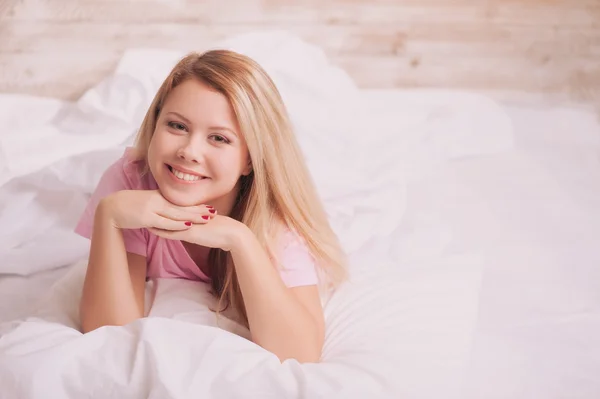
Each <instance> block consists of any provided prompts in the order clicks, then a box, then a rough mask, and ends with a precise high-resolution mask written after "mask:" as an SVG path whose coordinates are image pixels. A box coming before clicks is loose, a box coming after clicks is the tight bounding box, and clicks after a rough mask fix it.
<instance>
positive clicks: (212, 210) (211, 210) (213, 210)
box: [208, 209, 217, 213]
mask: <svg viewBox="0 0 600 399" xmlns="http://www.w3.org/2000/svg"><path fill="white" fill-rule="evenodd" d="M208 211H209V212H210V213H215V212H216V211H217V210H216V209H209V210H208Z"/></svg>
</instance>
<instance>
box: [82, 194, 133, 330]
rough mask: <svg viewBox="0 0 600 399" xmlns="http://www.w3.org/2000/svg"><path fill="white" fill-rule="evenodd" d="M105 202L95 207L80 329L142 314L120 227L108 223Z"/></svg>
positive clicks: (121, 321)
mask: <svg viewBox="0 0 600 399" xmlns="http://www.w3.org/2000/svg"><path fill="white" fill-rule="evenodd" d="M107 213H108V212H107V209H106V207H105V204H104V203H103V202H101V203H100V204H99V206H98V208H97V210H96V215H95V219H94V230H93V234H92V242H91V248H90V259H89V264H88V269H87V273H86V277H85V282H84V286H83V294H82V298H81V304H80V316H81V327H82V331H83V332H84V333H85V332H89V331H92V330H94V329H96V328H99V327H102V326H104V325H124V324H127V323H129V322H131V321H133V320H135V319H137V318H140V317H142V316H143V303H141V304H140V303H139V300H136V296H135V292H134V289H133V284H132V281H131V276H130V272H129V267H128V262H127V252H126V251H125V244H124V241H123V234H122V232H121V230H119V229H118V228H116V227H114V226H113V224H112V223H111V221H110V219H109V217H108V215H107Z"/></svg>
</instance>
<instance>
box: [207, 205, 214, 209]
mask: <svg viewBox="0 0 600 399" xmlns="http://www.w3.org/2000/svg"><path fill="white" fill-rule="evenodd" d="M206 207H207V208H209V209H213V208H214V206H211V205H206Z"/></svg>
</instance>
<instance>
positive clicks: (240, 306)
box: [135, 50, 346, 327]
mask: <svg viewBox="0 0 600 399" xmlns="http://www.w3.org/2000/svg"><path fill="white" fill-rule="evenodd" d="M188 79H197V80H198V81H200V82H202V83H204V84H206V85H208V86H209V87H211V88H213V89H214V90H217V91H218V92H220V93H222V94H223V95H224V96H225V97H226V98H227V99H228V100H229V102H230V103H231V106H232V108H233V110H234V112H235V115H236V118H237V121H238V124H239V126H240V129H241V134H242V135H243V137H244V138H245V141H246V143H247V146H248V152H249V155H250V159H251V161H252V173H250V175H248V176H242V177H241V178H240V180H241V181H240V184H239V187H240V189H239V193H238V196H237V199H236V203H235V205H234V207H233V210H232V212H231V214H230V215H229V216H230V217H232V218H235V219H237V220H239V221H241V222H242V223H244V224H245V225H247V226H248V227H249V228H250V230H251V231H252V232H253V233H254V234H255V235H256V237H257V239H258V241H259V242H260V243H261V244H262V245H263V247H264V248H265V249H266V250H267V251H268V253H269V254H270V255H271V256H272V257H276V255H275V254H274V251H273V248H272V241H274V239H277V238H278V236H277V234H278V232H279V231H280V230H279V228H278V226H280V225H281V224H283V225H284V226H286V227H287V228H289V229H291V230H292V231H295V232H296V233H297V234H298V235H299V236H300V237H301V238H303V239H304V240H305V243H306V246H307V247H308V249H309V250H310V252H311V254H312V256H313V257H314V258H315V260H316V262H317V265H318V266H319V274H320V275H321V276H322V277H323V278H324V280H326V281H327V285H328V286H329V287H335V286H336V285H337V284H339V283H340V282H342V281H343V280H345V278H346V259H345V256H344V253H343V251H342V249H341V246H340V244H339V241H338V239H337V237H336V235H335V233H334V232H333V230H332V229H331V226H330V225H329V222H328V220H327V215H326V213H325V210H324V208H323V205H322V203H321V201H320V198H319V196H318V195H317V190H316V189H315V186H314V184H313V181H312V179H311V177H310V174H309V172H308V168H307V167H306V164H305V162H304V158H303V156H302V153H301V151H300V147H299V145H298V142H297V141H296V138H295V136H294V133H293V129H292V125H291V122H290V120H289V116H288V114H287V111H286V108H285V106H284V104H283V100H282V98H281V95H280V94H279V91H278V90H277V88H276V87H275V84H274V83H273V81H272V80H271V78H270V77H269V76H268V75H267V73H266V72H265V71H264V70H263V69H262V68H261V67H260V65H258V64H257V63H256V62H255V61H253V60H252V59H250V58H248V57H246V56H244V55H241V54H238V53H235V52H232V51H228V50H212V51H208V52H205V53H203V54H196V53H192V54H189V55H187V56H186V57H184V58H183V59H182V60H181V61H179V63H177V65H176V66H175V67H174V68H173V70H172V71H171V73H170V74H169V76H168V77H167V78H166V79H165V81H164V82H163V84H162V85H161V87H160V89H159V90H158V92H157V94H156V96H155V97H154V100H153V101H152V104H151V105H150V108H149V109H148V112H147V113H146V116H145V118H144V120H143V122H142V125H141V127H140V130H139V132H138V136H137V140H136V151H135V154H136V158H137V159H138V160H140V161H144V165H145V166H146V167H147V159H146V157H147V153H148V147H149V145H150V140H151V139H152V135H153V134H154V130H155V128H156V121H157V119H158V116H159V114H160V110H161V108H162V106H163V104H164V103H165V100H166V98H167V96H168V95H169V93H170V92H171V90H173V88H175V87H176V86H177V85H179V84H181V83H182V82H184V81H186V80H188ZM209 268H210V274H211V276H210V277H211V285H212V292H213V294H214V295H215V296H217V297H218V298H219V302H218V306H217V309H216V312H217V314H218V313H219V312H220V311H221V310H220V309H221V308H223V309H222V310H224V309H226V308H227V307H228V306H230V305H231V306H232V307H233V308H234V310H235V311H236V312H237V315H238V316H240V317H241V321H242V322H243V323H244V324H245V325H246V327H248V318H247V314H246V309H245V306H244V300H243V297H242V293H241V291H240V286H239V283H238V279H237V275H236V272H235V268H234V266H233V262H232V260H231V255H230V254H229V253H228V252H226V251H223V250H221V249H212V250H211V251H210V254H209ZM223 305H224V307H223Z"/></svg>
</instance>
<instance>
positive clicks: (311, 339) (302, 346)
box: [261, 332, 324, 364]
mask: <svg viewBox="0 0 600 399" xmlns="http://www.w3.org/2000/svg"><path fill="white" fill-rule="evenodd" d="M323 340H324V337H323V335H322V334H319V333H318V332H315V333H314V334H307V335H304V336H298V337H295V339H287V340H285V341H283V342H281V345H277V346H272V347H271V348H269V347H268V346H263V347H264V348H265V349H267V350H270V352H272V353H273V354H274V355H275V356H277V358H278V359H279V361H280V362H281V363H283V362H285V361H286V360H291V359H294V360H296V361H297V362H298V363H301V364H304V363H319V362H320V361H321V356H322V352H323ZM261 346H262V345H261Z"/></svg>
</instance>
